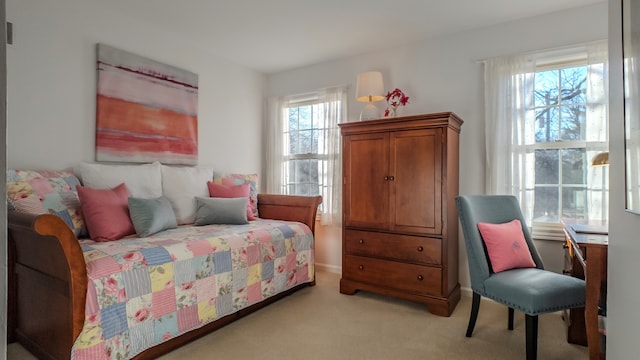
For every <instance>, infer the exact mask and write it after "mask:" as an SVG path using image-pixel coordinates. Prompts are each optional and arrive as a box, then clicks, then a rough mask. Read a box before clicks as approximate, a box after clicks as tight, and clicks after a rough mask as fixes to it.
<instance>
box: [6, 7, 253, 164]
mask: <svg viewBox="0 0 640 360" xmlns="http://www.w3.org/2000/svg"><path fill="white" fill-rule="evenodd" d="M114 8H115V7H114V6H113V5H111V4H109V1H96V0H85V1H78V0H56V1H41V0H7V8H6V11H7V20H8V21H11V22H12V23H13V24H14V45H13V46H10V47H8V49H7V63H8V103H9V105H8V134H9V139H8V166H9V167H10V168H29V169H35V168H46V169H61V168H64V167H68V166H72V165H75V164H77V163H78V162H80V161H94V159H95V151H94V146H95V141H94V138H95V99H96V43H106V44H109V45H112V46H114V47H117V48H120V49H123V50H127V51H130V52H133V53H135V54H138V55H142V56H145V57H148V58H151V59H154V60H157V61H160V62H163V63H166V64H170V65H174V66H177V67H179V68H183V69H186V70H189V71H191V72H194V73H196V74H198V75H199V96H198V100H199V101H198V106H199V109H198V138H199V145H198V154H199V163H200V164H203V165H214V166H215V167H216V169H218V170H220V171H225V172H226V171H236V172H247V173H248V172H260V171H261V164H262V159H261V150H262V144H261V141H262V132H261V129H262V128H261V127H262V112H263V89H264V83H265V76H264V75H262V74H259V73H257V72H254V71H251V70H248V69H246V68H244V67H241V66H238V65H235V64H231V63H229V62H226V61H225V60H223V58H222V57H218V56H216V54H215V52H214V51H215V49H212V50H211V51H204V50H202V49H205V48H206V44H194V43H190V40H189V39H180V38H176V37H175V36H174V35H172V34H169V33H166V32H164V31H163V30H162V29H157V28H153V27H150V26H149V25H148V24H145V23H140V22H139V21H137V20H136V19H134V18H130V17H129V16H128V15H127V14H125V13H121V12H116V11H115V10H114Z"/></svg>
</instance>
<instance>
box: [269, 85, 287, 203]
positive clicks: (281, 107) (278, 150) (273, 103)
mask: <svg viewBox="0 0 640 360" xmlns="http://www.w3.org/2000/svg"><path fill="white" fill-rule="evenodd" d="M285 104H288V99H286V98H285V97H284V96H277V97H271V98H269V99H268V100H267V113H268V116H267V125H266V126H265V134H266V137H267V139H266V142H265V147H266V149H265V154H266V161H267V169H266V174H265V184H266V189H267V193H268V194H280V193H282V176H283V151H284V145H283V143H282V136H283V131H284V129H283V123H284V122H283V120H282V119H283V117H284V116H286V113H285V111H286V110H285Z"/></svg>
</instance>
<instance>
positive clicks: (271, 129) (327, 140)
mask: <svg viewBox="0 0 640 360" xmlns="http://www.w3.org/2000/svg"><path fill="white" fill-rule="evenodd" d="M311 96H313V97H316V98H317V102H318V103H323V104H324V105H325V114H326V119H325V124H326V129H327V130H326V136H324V138H322V139H320V140H319V141H322V143H321V144H318V147H319V148H320V149H325V152H326V157H327V161H326V162H325V163H324V166H323V167H322V168H321V169H319V171H318V174H319V176H320V177H321V179H320V182H321V187H322V189H321V192H322V211H321V213H320V220H321V223H322V224H323V225H331V224H334V225H339V224H340V223H341V220H342V155H341V153H342V152H341V139H340V128H339V127H338V124H339V123H341V122H344V121H345V119H346V114H347V88H346V86H338V87H332V88H327V89H322V90H318V91H315V92H313V93H312V94H310V93H307V94H304V97H306V98H309V97H311ZM299 98H300V96H299V95H294V96H280V97H272V98H270V99H268V103H267V109H268V119H267V126H266V129H265V130H266V134H267V141H266V160H267V169H266V189H267V191H268V192H270V193H282V192H283V189H284V187H283V181H284V180H285V174H286V172H285V167H284V151H285V149H284V144H283V141H284V139H283V133H284V130H285V129H284V128H283V126H284V123H285V122H284V121H283V120H284V119H286V118H287V110H286V109H287V108H288V107H289V106H290V104H291V103H292V102H295V101H297V99H299Z"/></svg>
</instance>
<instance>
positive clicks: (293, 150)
mask: <svg viewBox="0 0 640 360" xmlns="http://www.w3.org/2000/svg"><path fill="white" fill-rule="evenodd" d="M299 147H300V145H299V144H298V132H297V131H292V132H290V133H289V154H297V153H298V148H299Z"/></svg>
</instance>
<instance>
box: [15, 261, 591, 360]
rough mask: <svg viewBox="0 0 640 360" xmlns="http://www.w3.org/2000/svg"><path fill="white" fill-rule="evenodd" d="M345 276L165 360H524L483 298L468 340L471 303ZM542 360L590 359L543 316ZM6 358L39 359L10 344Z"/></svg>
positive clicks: (326, 277) (501, 315)
mask: <svg viewBox="0 0 640 360" xmlns="http://www.w3.org/2000/svg"><path fill="white" fill-rule="evenodd" d="M339 282H340V275H339V274H334V273H329V272H323V271H320V272H318V273H317V285H316V286H314V287H309V288H304V289H302V290H300V291H297V292H296V293H294V294H292V295H291V296H288V297H286V298H284V299H281V300H280V301H277V302H276V303H274V304H271V305H269V306H268V307H266V308H264V309H261V310H259V311H257V312H255V313H253V314H251V315H249V316H247V317H245V318H243V319H241V320H239V321H236V322H234V323H232V324H230V325H228V326H226V327H224V328H222V329H220V330H218V331H215V332H213V333H211V334H209V335H207V336H205V337H202V338H200V339H198V340H196V341H194V342H191V343H189V344H187V345H185V346H183V347H181V348H179V349H177V350H175V351H173V352H171V353H169V354H166V355H165V356H163V357H161V358H160V359H161V360H184V359H266V360H270V359H311V360H315V359H318V360H320V359H323V360H325V359H336V360H341V359H345V360H346V359H349V360H355V359H367V360H375V359H381V360H382V359H385V360H386V359H393V360H404V359H465V360H467V359H482V360H486V359H509V360H513V359H524V358H525V331H524V315H523V314H522V313H519V312H516V316H515V322H514V330H513V331H509V330H507V308H506V307H504V306H502V305H499V304H496V303H494V302H492V301H488V300H483V301H482V303H481V305H480V313H479V315H478V321H477V322H476V327H475V330H474V333H473V337H471V338H466V337H465V336H464V335H465V331H466V328H467V322H468V320H469V311H470V308H471V298H470V297H467V296H462V299H461V301H460V303H459V304H458V306H457V307H456V309H455V311H454V312H453V314H452V315H451V317H448V318H447V317H440V316H435V315H432V314H430V313H429V311H428V310H427V309H426V307H425V306H424V305H421V304H417V303H413V302H409V301H404V300H398V299H393V298H389V297H384V296H379V295H375V294H371V293H366V292H358V293H356V294H355V295H353V296H349V295H343V294H340V292H339ZM538 326H539V335H538V359H540V360H554V359H557V360H561V359H562V360H571V359H587V358H588V351H587V348H586V347H584V346H579V345H573V344H569V343H567V340H566V328H565V325H564V322H563V320H562V316H561V314H560V313H551V314H546V315H542V316H540V319H539V325H538ZM7 359H15V360H30V359H35V357H33V356H32V355H31V354H29V353H28V352H27V351H25V350H24V349H23V348H22V347H21V346H20V345H19V344H16V343H14V344H9V345H8V353H7Z"/></svg>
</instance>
